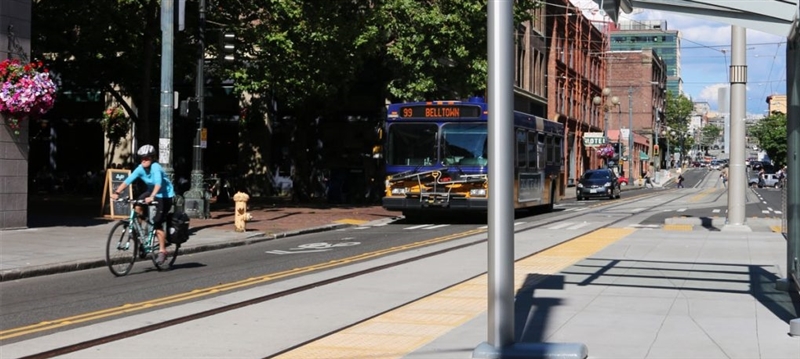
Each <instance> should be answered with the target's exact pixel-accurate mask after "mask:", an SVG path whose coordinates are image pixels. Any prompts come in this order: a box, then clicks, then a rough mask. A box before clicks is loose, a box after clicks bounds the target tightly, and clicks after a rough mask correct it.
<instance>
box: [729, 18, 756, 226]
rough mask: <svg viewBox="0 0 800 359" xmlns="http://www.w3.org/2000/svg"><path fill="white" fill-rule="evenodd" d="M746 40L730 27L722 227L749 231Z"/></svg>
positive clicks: (735, 27) (741, 32)
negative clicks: (725, 194)
mask: <svg viewBox="0 0 800 359" xmlns="http://www.w3.org/2000/svg"><path fill="white" fill-rule="evenodd" d="M746 41H747V40H746V39H745V29H744V28H743V27H740V26H731V67H730V82H731V95H730V96H731V101H730V114H731V116H730V118H729V121H730V128H731V135H730V147H726V148H725V150H726V151H728V153H729V154H730V157H729V158H730V161H729V162H728V163H729V169H728V171H729V172H728V178H729V179H730V180H729V181H728V221H727V224H726V225H725V226H724V227H723V228H722V230H739V231H750V230H751V229H750V227H747V226H746V225H745V208H744V206H745V190H746V189H747V186H746V185H747V177H746V175H745V165H744V135H745V126H744V118H745V115H746V109H745V103H746V102H747V101H746V98H745V97H746V90H747V89H746V85H747V65H746V56H745V55H746V54H745V53H746V50H745V46H747V45H746Z"/></svg>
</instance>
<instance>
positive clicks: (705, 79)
mask: <svg viewBox="0 0 800 359" xmlns="http://www.w3.org/2000/svg"><path fill="white" fill-rule="evenodd" d="M571 1H572V3H573V4H575V5H576V6H578V7H580V8H581V9H585V11H584V14H585V15H586V16H587V17H593V18H595V19H598V20H600V19H602V18H603V13H602V12H599V11H596V10H595V11H592V9H597V4H596V3H595V2H594V1H592V0H571ZM622 19H625V20H666V22H667V29H668V30H678V31H680V32H681V37H682V38H681V78H683V90H684V93H685V95H686V96H687V97H689V98H691V99H692V101H695V102H708V103H709V105H710V107H711V109H712V110H713V111H716V110H717V109H718V107H717V89H719V88H720V87H725V86H728V85H729V82H728V68H729V66H730V60H731V59H730V50H731V47H730V43H731V26H730V25H729V24H725V23H720V22H714V21H709V20H707V19H702V18H699V17H693V16H686V15H681V14H678V13H672V12H662V11H653V10H635V11H634V13H632V14H624V13H623V14H622V15H621V16H620V20H622ZM746 34H747V59H746V65H747V114H748V115H756V116H758V115H766V114H767V107H768V106H767V103H766V99H767V96H769V95H772V94H780V95H783V94H786V37H785V36H775V35H771V34H767V33H763V32H760V31H756V30H750V29H747V30H746Z"/></svg>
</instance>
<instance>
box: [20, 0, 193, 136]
mask: <svg viewBox="0 0 800 359" xmlns="http://www.w3.org/2000/svg"><path fill="white" fill-rule="evenodd" d="M160 10H161V6H160V1H158V0H116V1H108V0H38V1H34V2H33V9H32V13H33V19H32V26H31V29H32V36H31V37H32V40H31V44H32V48H31V54H32V56H33V57H34V58H37V59H43V60H45V62H46V64H47V66H48V67H49V68H50V70H51V72H52V73H54V74H56V76H57V77H58V79H59V80H60V81H61V89H62V90H65V91H71V92H75V93H80V92H97V91H101V92H103V93H109V94H111V95H112V96H113V97H114V99H115V100H116V101H117V102H118V103H120V104H121V105H122V106H123V108H124V109H125V112H126V113H127V114H128V115H129V116H130V117H131V118H132V119H133V121H135V123H136V126H137V133H136V135H137V138H138V139H139V141H140V142H142V143H144V142H150V143H153V142H154V141H153V140H154V138H152V137H151V136H152V135H153V134H154V133H155V132H156V131H155V130H157V129H158V123H157V122H156V123H155V126H153V121H150V118H149V117H150V116H149V113H150V110H151V104H152V101H153V99H154V98H155V99H156V100H157V97H156V95H157V93H158V90H157V87H158V83H159V77H160V72H159V71H158V68H159V67H160V64H159V63H157V60H158V58H159V54H160V43H161V41H160V40H161V30H160V23H159V18H160ZM187 19H190V18H189V17H187ZM187 36H188V35H187V33H186V32H183V33H177V34H176V39H175V41H174V43H175V46H176V49H175V55H176V57H175V65H176V69H175V72H176V76H175V78H176V79H180V78H181V77H182V76H181V75H182V74H185V73H187V72H189V69H191V68H192V67H193V66H192V64H193V63H194V62H192V61H190V60H189V57H194V56H196V51H191V50H189V49H188V47H189V46H192V45H191V44H190V42H189V41H188V40H187ZM126 97H130V98H131V99H132V101H131V103H129V102H128V101H126ZM134 109H135V110H134ZM101 116H102V113H99V112H98V114H97V118H100V117H101Z"/></svg>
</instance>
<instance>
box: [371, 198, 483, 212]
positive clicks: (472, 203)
mask: <svg viewBox="0 0 800 359" xmlns="http://www.w3.org/2000/svg"><path fill="white" fill-rule="evenodd" d="M383 208H386V209H387V210H390V211H408V210H423V209H429V210H437V209H441V210H457V211H485V210H487V209H489V200H488V199H486V198H470V199H466V198H449V199H443V198H435V197H434V198H430V197H429V198H422V199H420V198H419V197H411V198H407V197H384V198H383Z"/></svg>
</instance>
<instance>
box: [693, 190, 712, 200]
mask: <svg viewBox="0 0 800 359" xmlns="http://www.w3.org/2000/svg"><path fill="white" fill-rule="evenodd" d="M714 192H716V189H714V188H708V189H705V190H703V191H702V192H700V193H698V194H696V195H694V196H692V197H690V198H689V202H699V201H700V200H702V199H703V198H705V197H706V196H708V195H709V194H712V193H714Z"/></svg>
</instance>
